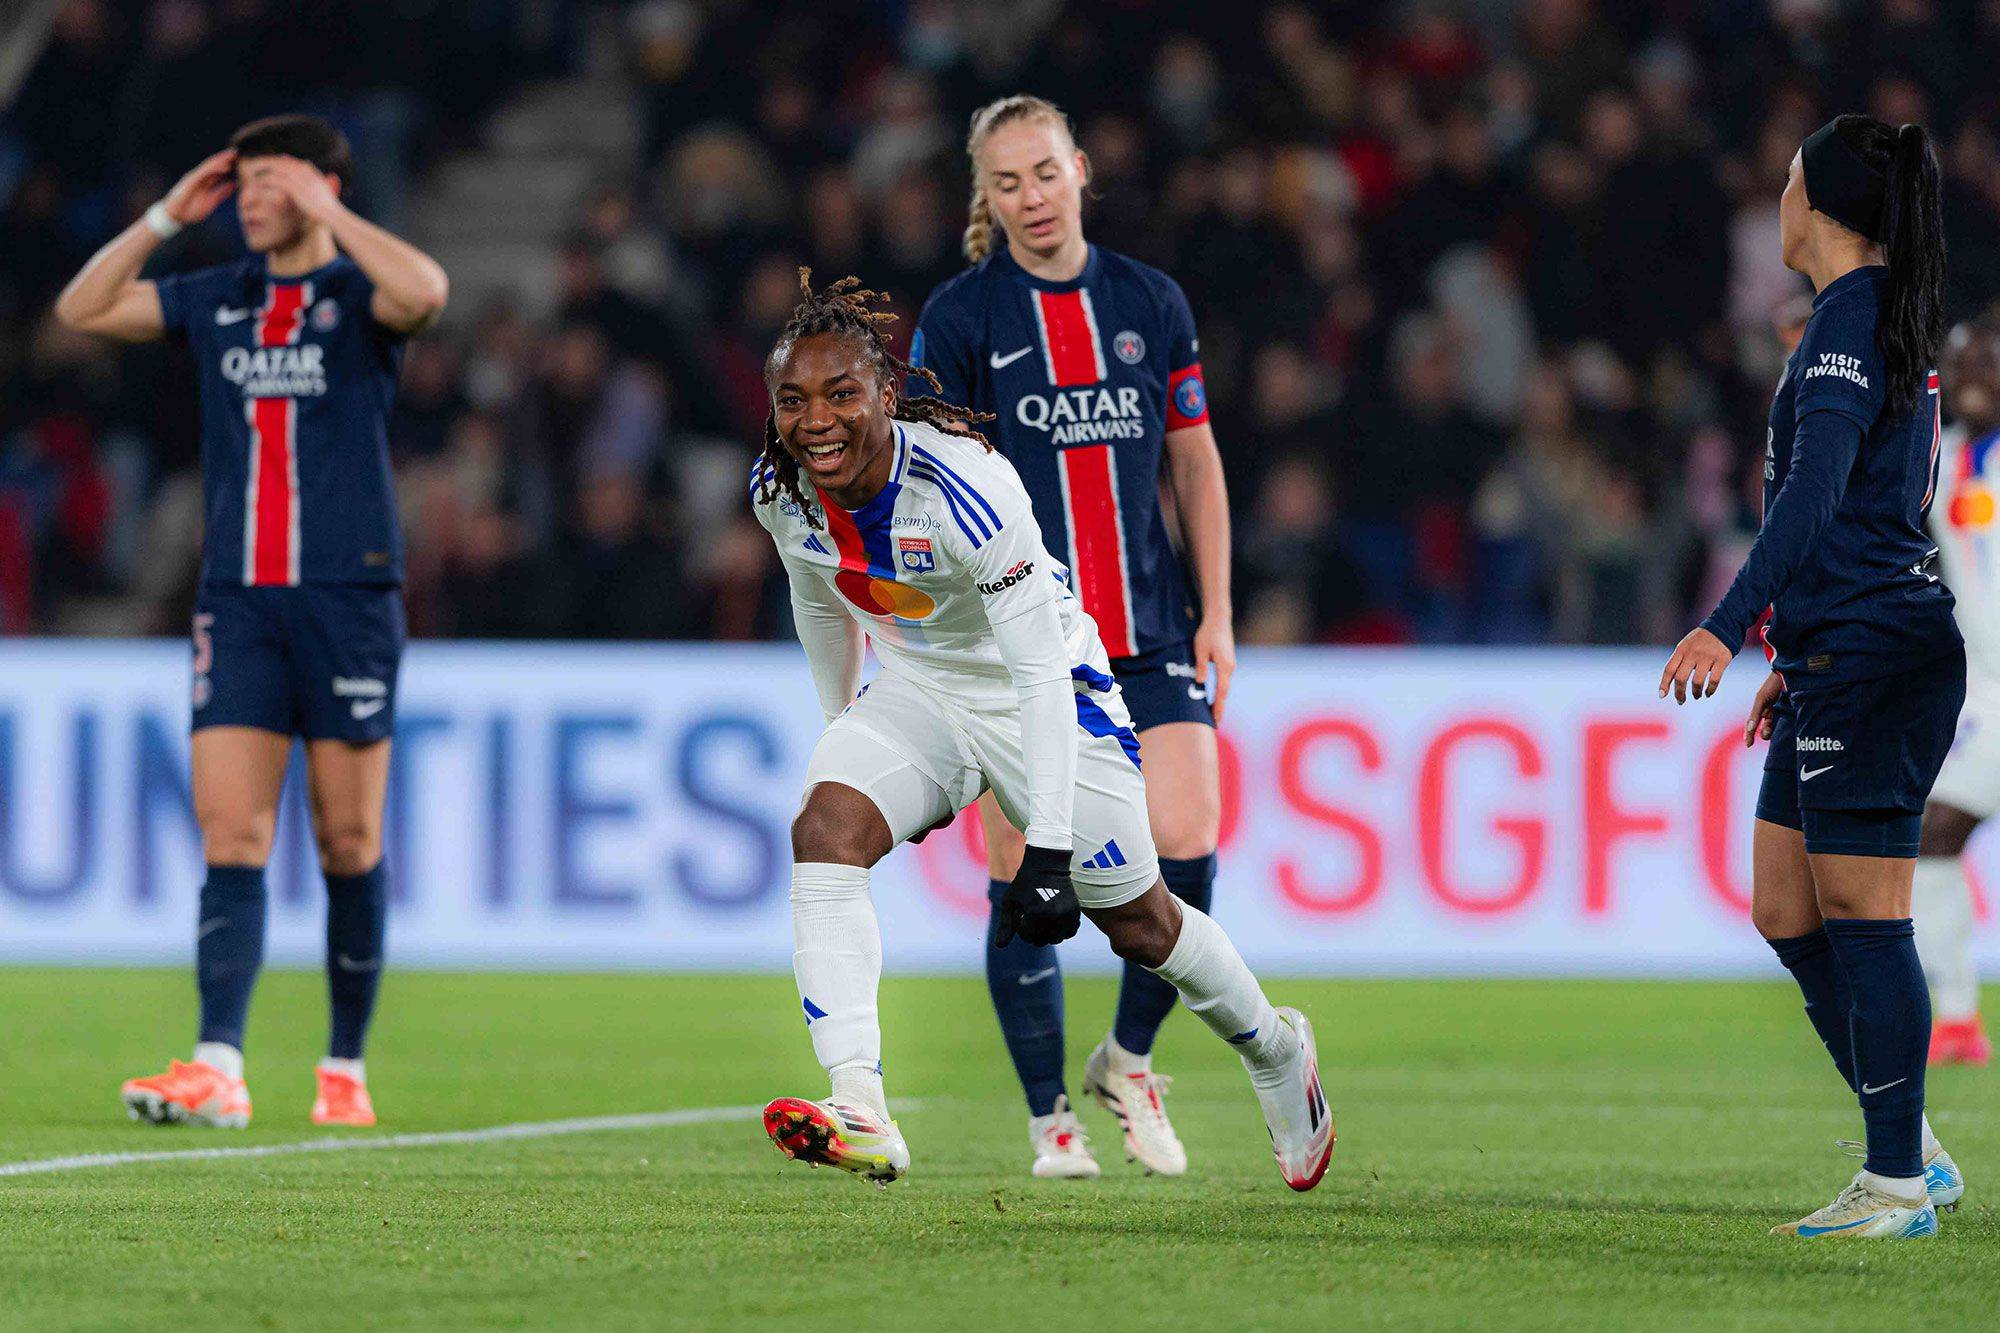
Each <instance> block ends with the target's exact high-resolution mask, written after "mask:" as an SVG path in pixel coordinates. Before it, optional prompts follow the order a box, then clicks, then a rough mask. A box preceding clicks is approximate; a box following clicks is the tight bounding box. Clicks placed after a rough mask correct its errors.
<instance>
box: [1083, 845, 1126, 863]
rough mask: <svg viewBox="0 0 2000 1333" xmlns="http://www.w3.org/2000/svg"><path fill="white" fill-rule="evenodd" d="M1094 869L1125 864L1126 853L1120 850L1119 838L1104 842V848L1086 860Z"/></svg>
mask: <svg viewBox="0 0 2000 1333" xmlns="http://www.w3.org/2000/svg"><path fill="white" fill-rule="evenodd" d="M1084 864H1085V865H1087V866H1089V867H1090V868H1091V869H1092V870H1110V869H1112V868H1114V867H1116V866H1122V865H1124V864H1125V853H1123V852H1121V851H1119V850H1118V840H1117V839H1116V838H1113V839H1112V840H1111V841H1110V842H1107V843H1105V844H1104V850H1103V851H1101V852H1099V853H1098V854H1097V855H1095V856H1093V857H1091V858H1090V859H1089V860H1088V861H1085V862H1084Z"/></svg>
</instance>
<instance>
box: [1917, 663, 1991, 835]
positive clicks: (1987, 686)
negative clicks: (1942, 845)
mask: <svg viewBox="0 0 2000 1333" xmlns="http://www.w3.org/2000/svg"><path fill="white" fill-rule="evenodd" d="M1931 799H1932V800H1933V801H1936V802H1937V803H1938V804H1940V805H1949V806H1955V807H1956V808H1958V809H1960V810H1963V811H1965V813H1967V814H1968V815H1972V816H1975V817H1976V818H1979V819H1989V818H1991V817H1992V816H1993V815H1994V813H1995V812H2000V681H1994V680H1993V679H1991V678H1990V677H1986V676H1981V675H1979V674H1977V673H1976V672H1968V673H1967V675H1966V678H1965V706H1964V707H1963V708H1961V709H1960V710H1959V713H1958V734H1957V735H1956V736H1954V737H1953V738H1952V742H1951V753H1949V754H1947V755H1946V756H1945V758H1944V767H1943V768H1941V769H1939V770H1938V775H1937V781H1936V782H1934V783H1932V784H1931Z"/></svg>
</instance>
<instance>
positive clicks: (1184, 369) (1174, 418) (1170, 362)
mask: <svg viewBox="0 0 2000 1333" xmlns="http://www.w3.org/2000/svg"><path fill="white" fill-rule="evenodd" d="M1165 281H1166V302H1165V315H1166V322H1167V429H1168V430H1182V429H1184V428H1186V427H1188V426H1199V425H1201V424H1202V423H1203V422H1204V421H1207V420H1208V386H1207V385H1206V384H1204V383H1203V382H1202V378H1201V339H1200V338H1199V337H1197V336H1196V335H1195V330H1194V311H1193V310H1191V309H1190V308H1189V307H1188V299H1187V293H1185V292H1183V291H1182V290H1181V285H1180V284H1179V283H1177V282H1175V281H1174V280H1173V279H1172V278H1167V279H1166V280H1165Z"/></svg>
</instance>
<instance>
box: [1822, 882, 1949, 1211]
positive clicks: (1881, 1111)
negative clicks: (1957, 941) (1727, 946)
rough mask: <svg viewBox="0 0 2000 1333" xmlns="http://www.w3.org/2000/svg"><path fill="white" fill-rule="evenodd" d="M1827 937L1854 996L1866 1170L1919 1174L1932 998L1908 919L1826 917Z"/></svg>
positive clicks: (1856, 1063)
mask: <svg viewBox="0 0 2000 1333" xmlns="http://www.w3.org/2000/svg"><path fill="white" fill-rule="evenodd" d="M1826 936H1827V938H1828V939H1829V940H1831V941H1832V942H1833V951H1834V953H1835V954H1836V955H1837V956H1838V957H1839V959H1840V964H1841V967H1842V968H1844V969H1845V970H1846V972H1847V985H1848V989H1849V990H1850V991H1852V992H1853V995H1854V1008H1853V1011H1852V1016H1851V1019H1850V1026H1851V1030H1852V1031H1853V1034H1854V1077H1855V1078H1856V1079H1857V1080H1858V1081H1859V1083H1860V1097H1861V1117H1862V1119H1863V1120H1864V1121H1865V1122H1866V1123H1867V1126H1868V1162H1867V1167H1868V1169H1869V1170H1870V1171H1873V1172H1874V1173H1875V1174H1876V1175H1878V1176H1896V1177H1909V1176H1920V1175H1922V1174H1923V1173H1924V1154H1923V1122H1924V1060H1925V1057H1926V1056H1927V1055H1928V1054H1929V1050H1930V1036H1931V994H1930V990H1929V989H1928V988H1927V987H1926V986H1925V985H1924V968H1923V964H1922V963H1921V962H1919V961H1918V959H1917V936H1916V931H1915V930H1914V929H1913V928H1912V927H1911V925H1910V919H1909V918H1908V917H1899V918H1897V919H1895V920H1889V921H1859V920H1851V919H1850V920H1841V919H1838V918H1831V919H1829V920H1828V921H1827V923H1826Z"/></svg>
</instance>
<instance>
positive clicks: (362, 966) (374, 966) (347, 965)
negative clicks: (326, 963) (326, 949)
mask: <svg viewBox="0 0 2000 1333" xmlns="http://www.w3.org/2000/svg"><path fill="white" fill-rule="evenodd" d="M333 957H334V961H335V962H337V963H339V964H340V970H341V971H343V972H374V971H377V970H378V969H380V968H381V966H382V960H381V959H380V958H370V959H367V960H365V961H363V962H359V963H357V962H355V961H354V960H353V959H352V958H349V957H348V956H347V955H346V954H344V953H341V954H335V955H334V956H333Z"/></svg>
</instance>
